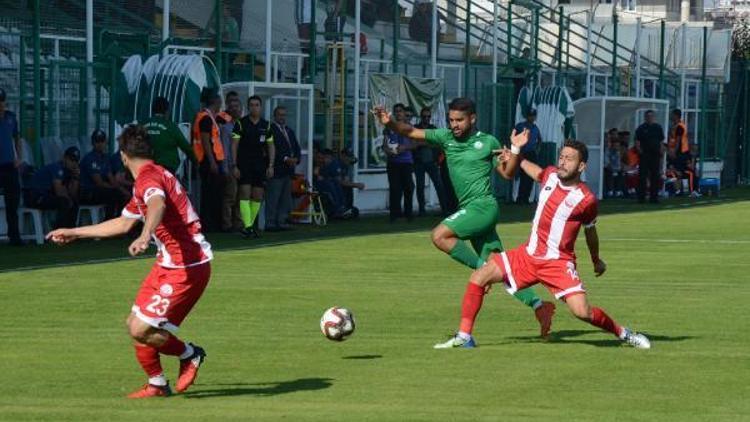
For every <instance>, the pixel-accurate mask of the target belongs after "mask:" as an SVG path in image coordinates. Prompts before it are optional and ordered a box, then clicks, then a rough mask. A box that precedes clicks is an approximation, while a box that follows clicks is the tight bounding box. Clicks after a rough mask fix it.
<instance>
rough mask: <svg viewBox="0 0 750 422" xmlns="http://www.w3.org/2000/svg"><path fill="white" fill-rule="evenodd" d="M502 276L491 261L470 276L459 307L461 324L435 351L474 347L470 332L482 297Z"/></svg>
mask: <svg viewBox="0 0 750 422" xmlns="http://www.w3.org/2000/svg"><path fill="white" fill-rule="evenodd" d="M503 276H504V273H503V270H502V268H500V266H498V265H497V264H496V263H495V261H494V260H492V259H490V260H489V261H487V263H486V264H484V265H483V266H482V267H480V268H479V269H477V270H476V271H474V272H473V273H472V274H471V278H469V283H468V284H467V285H466V292H465V293H464V299H463V303H462V305H461V323H460V324H459V328H458V333H457V334H456V335H455V336H453V337H452V338H451V339H450V340H448V341H446V342H445V343H438V344H436V345H435V346H434V348H435V349H451V348H454V347H464V348H472V347H475V346H476V343H475V342H474V338H473V337H472V335H471V332H472V330H473V329H474V321H475V320H476V318H477V314H479V310H480V309H481V308H482V302H483V301H484V295H485V294H486V293H487V290H488V289H489V286H490V285H492V284H494V283H497V282H499V281H502V279H503Z"/></svg>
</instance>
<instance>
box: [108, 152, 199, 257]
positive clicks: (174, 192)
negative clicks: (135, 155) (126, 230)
mask: <svg viewBox="0 0 750 422" xmlns="http://www.w3.org/2000/svg"><path fill="white" fill-rule="evenodd" d="M156 195H158V196H161V197H163V198H164V202H165V205H166V209H165V210H164V216H163V217H162V220H161V223H160V224H159V225H158V226H157V227H156V230H155V231H154V236H153V238H154V243H156V247H157V249H158V252H157V255H156V260H157V261H156V262H157V263H158V264H159V265H161V266H162V267H166V268H186V267H192V266H195V265H199V264H203V263H205V262H208V261H210V260H211V259H213V252H212V251H211V244H210V243H208V242H207V241H206V238H205V237H204V236H203V234H202V233H201V222H200V219H199V218H198V214H196V212H195V210H194V209H193V205H192V204H191V203H190V198H188V196H187V192H185V190H184V189H183V187H182V186H181V185H180V182H179V181H178V180H177V179H176V178H175V177H174V175H172V173H170V172H169V171H168V170H166V169H165V168H164V167H161V166H159V165H156V164H154V163H153V162H151V163H148V164H146V165H144V166H143V167H142V168H141V171H140V173H138V177H137V178H136V180H135V185H134V186H133V197H132V198H131V199H130V202H129V203H128V204H127V205H126V206H125V208H124V209H123V210H122V215H123V217H127V218H135V219H139V220H141V221H145V220H146V213H147V206H146V203H148V200H149V199H151V198H152V197H153V196H156Z"/></svg>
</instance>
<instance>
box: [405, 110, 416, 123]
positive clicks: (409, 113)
mask: <svg viewBox="0 0 750 422" xmlns="http://www.w3.org/2000/svg"><path fill="white" fill-rule="evenodd" d="M416 114H417V113H416V112H415V111H414V107H412V106H406V107H404V121H405V122H406V123H408V124H410V125H412V126H413V125H414V116H415V115H416Z"/></svg>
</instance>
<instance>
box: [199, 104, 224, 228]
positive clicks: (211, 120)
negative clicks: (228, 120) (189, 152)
mask: <svg viewBox="0 0 750 422" xmlns="http://www.w3.org/2000/svg"><path fill="white" fill-rule="evenodd" d="M201 97H202V98H201V100H202V102H203V104H204V108H203V109H202V110H201V111H199V112H198V114H196V115H195V120H194V121H193V150H194V151H195V156H196V159H197V160H198V163H199V168H200V175H201V202H200V215H201V224H202V225H203V228H204V230H205V231H208V232H210V231H217V230H219V229H220V223H221V205H222V196H223V195H224V175H223V174H222V172H221V171H222V164H223V161H224V157H225V156H226V155H225V154H226V152H225V151H224V147H223V145H222V144H221V137H220V136H219V127H220V123H219V121H220V120H221V119H220V118H219V117H218V114H219V111H221V97H220V96H219V95H218V94H216V93H214V92H211V91H209V90H204V91H203V93H202V95H201Z"/></svg>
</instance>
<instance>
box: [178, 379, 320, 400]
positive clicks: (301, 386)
mask: <svg viewBox="0 0 750 422" xmlns="http://www.w3.org/2000/svg"><path fill="white" fill-rule="evenodd" d="M331 381H333V379H332V378H299V379H296V380H292V381H279V382H268V383H256V384H208V385H206V386H207V387H212V386H213V387H221V388H208V389H205V390H204V389H196V390H194V391H188V392H186V393H183V394H182V396H184V397H185V398H189V399H206V398H212V397H233V396H246V395H251V396H264V397H265V396H277V395H279V394H287V393H296V392H299V391H315V390H324V389H326V388H328V387H330V386H331V385H333V383H331ZM199 388H200V387H199Z"/></svg>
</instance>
